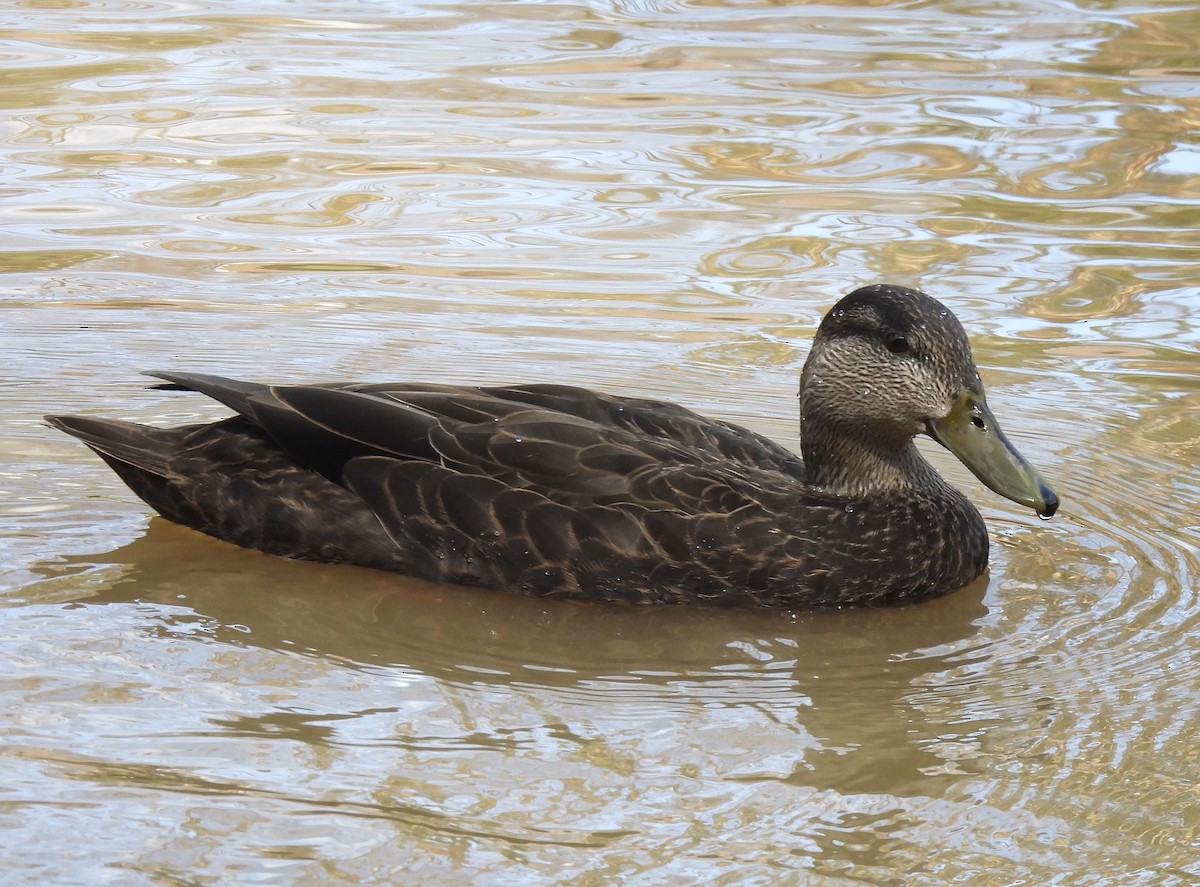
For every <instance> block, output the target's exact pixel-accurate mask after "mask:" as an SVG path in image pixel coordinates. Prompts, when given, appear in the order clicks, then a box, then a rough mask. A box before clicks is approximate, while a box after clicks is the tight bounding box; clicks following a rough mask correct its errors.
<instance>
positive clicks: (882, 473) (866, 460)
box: [800, 422, 947, 497]
mask: <svg viewBox="0 0 1200 887" xmlns="http://www.w3.org/2000/svg"><path fill="white" fill-rule="evenodd" d="M800 450H801V454H802V455H803V457H804V465H805V468H806V470H807V472H808V480H809V483H811V484H812V485H813V486H816V487H820V488H822V489H824V490H828V491H829V492H831V493H836V494H838V495H842V496H855V497H858V496H867V495H871V494H876V493H880V492H886V491H910V492H911V491H912V490H921V491H923V492H927V493H937V492H940V491H941V490H942V489H944V488H945V487H946V486H947V485H946V482H945V481H944V480H942V477H941V475H939V474H938V473H937V472H936V471H935V470H934V468H933V466H932V465H930V464H929V463H928V462H927V461H925V457H924V456H922V455H921V453H920V451H919V450H918V449H917V445H916V443H915V442H914V441H913V440H912V439H911V438H908V439H906V440H902V441H889V440H879V439H870V438H865V437H863V436H861V435H856V434H839V433H837V431H835V430H833V429H830V428H829V427H828V426H825V425H823V424H822V423H820V422H812V423H809V424H808V425H807V426H804V425H802V427H801V430H800Z"/></svg>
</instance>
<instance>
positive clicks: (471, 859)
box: [0, 0, 1200, 885]
mask: <svg viewBox="0 0 1200 887" xmlns="http://www.w3.org/2000/svg"><path fill="white" fill-rule="evenodd" d="M239 6H240V4H226V5H224V6H221V7H220V8H217V7H211V8H210V7H204V6H203V5H201V6H200V7H196V8H190V7H189V8H184V7H178V6H172V5H169V4H160V3H149V4H144V3H124V2H120V0H97V2H91V3H84V2H80V3H70V2H61V3H46V2H38V0H29V2H25V3H19V4H14V5H13V9H12V10H11V15H10V18H9V21H8V22H7V23H6V24H5V25H4V26H3V27H4V30H2V31H0V46H2V47H3V49H4V51H5V61H6V64H7V66H8V67H7V68H6V70H5V71H3V72H2V73H0V77H3V80H0V85H2V86H3V87H4V88H3V89H0V106H2V107H3V108H4V109H5V116H4V117H3V119H0V152H2V156H3V159H4V163H5V169H6V176H5V181H4V182H3V183H0V194H2V196H3V200H0V221H2V222H3V224H4V226H5V230H6V234H7V238H6V241H5V244H4V245H3V247H2V248H0V285H3V287H4V290H3V292H4V302H3V307H4V310H5V313H6V317H5V321H6V322H5V325H4V326H3V333H2V335H3V341H4V345H5V355H6V357H7V360H8V363H7V367H8V372H7V373H6V374H5V375H4V378H3V379H0V409H2V410H3V415H4V420H5V421H4V423H3V424H2V425H0V435H2V442H3V444H4V450H5V452H6V454H7V457H8V458H7V460H6V461H5V463H4V464H3V465H0V493H3V495H2V496H0V513H3V514H4V516H5V518H6V522H5V526H6V529H7V532H6V533H4V534H3V535H0V553H2V555H3V557H2V558H0V577H2V582H3V588H4V591H5V597H4V603H5V608H4V609H2V610H0V613H3V614H5V618H4V619H3V621H2V623H0V631H2V632H3V637H4V643H3V645H0V647H2V648H3V649H4V651H5V653H4V659H5V661H4V668H3V669H0V672H2V673H3V675H4V678H3V680H0V692H2V693H3V694H4V696H3V701H4V706H3V709H4V711H5V712H6V714H5V715H4V719H3V728H2V729H3V733H4V735H5V744H4V746H3V750H4V752H5V754H4V756H3V760H4V762H5V767H6V779H5V785H6V786H7V787H8V790H7V802H6V803H7V806H6V807H5V808H4V809H5V810H7V811H8V812H9V814H10V818H9V819H7V820H6V821H5V828H6V829H7V830H8V831H9V833H10V834H9V838H10V840H9V841H7V842H6V845H7V846H9V847H10V848H12V852H10V853H9V854H8V859H7V860H6V861H5V862H4V863H3V864H2V866H3V873H4V879H5V881H6V883H9V882H11V883H51V882H53V883H88V884H91V883H96V882H98V881H102V880H104V879H106V878H111V877H118V878H119V879H120V878H123V879H126V880H130V881H133V880H138V879H144V880H147V881H164V880H170V881H178V880H186V881H188V882H190V883H228V882H229V881H230V880H231V879H232V880H239V881H240V880H247V879H259V880H262V879H267V880H270V879H271V878H277V879H279V880H280V881H281V882H286V883H297V884H299V883H341V882H362V883H395V882H396V881H397V879H398V878H399V877H400V876H399V875H398V874H397V873H400V872H403V873H405V874H404V876H405V877H409V876H411V877H413V878H417V879H419V880H420V882H421V883H424V884H460V883H466V882H480V883H482V882H488V881H496V882H499V881H512V882H516V881H524V882H528V883H571V884H584V885H586V884H608V883H614V882H622V883H635V884H641V883H645V884H649V883H656V884H657V883H663V884H666V883H680V884H684V883H687V884H690V883H699V882H711V883H714V884H743V883H753V882H762V883H773V884H776V883H777V884H810V883H811V884H830V885H832V884H841V883H848V882H850V881H854V882H856V883H879V884H901V883H903V884H944V883H949V882H962V883H969V884H998V885H1000V884H1003V885H1009V884H1013V883H1019V882H1026V883H1061V884H1073V883H1079V884H1082V883H1090V882H1091V881H1095V882H1096V883H1119V884H1147V885H1148V884H1155V885H1157V884H1169V885H1173V884H1179V885H1183V884H1190V883H1194V882H1195V881H1197V880H1200V868H1198V867H1197V863H1196V860H1197V858H1200V837H1198V836H1200V819H1198V816H1197V813H1196V810H1197V809H1200V807H1198V806H1197V805H1196V803H1195V801H1196V785H1197V782H1198V780H1200V758H1198V756H1197V753H1196V751H1195V743H1194V737H1193V736H1192V733H1193V732H1194V731H1193V728H1194V724H1195V717H1196V712H1197V706H1196V702H1195V700H1194V698H1193V697H1194V695H1195V694H1194V692H1193V688H1194V687H1195V686H1196V682H1197V679H1198V678H1200V661H1198V660H1197V657H1196V655H1195V654H1194V652H1193V649H1194V647H1195V641H1194V639H1195V636H1196V631H1197V626H1198V620H1197V615H1196V614H1197V610H1198V603H1197V595H1196V577H1197V575H1198V574H1200V555H1198V554H1197V551H1198V550H1200V526H1198V525H1197V522H1196V517H1195V513H1196V503H1197V502H1198V501H1200V482H1198V481H1197V475H1196V472H1195V466H1196V464H1197V461H1198V459H1200V451H1198V447H1200V419H1198V418H1197V417H1198V416H1200V378H1198V376H1200V372H1198V369H1200V362H1198V361H1197V359H1196V353H1197V347H1198V346H1200V341H1198V336H1197V327H1196V324H1195V322H1194V316H1195V308H1196V298H1195V294H1194V288H1195V271H1194V269H1195V267H1196V259H1197V241H1196V236H1195V224H1194V216H1195V200H1196V198H1197V197H1198V196H1200V155H1198V154H1197V152H1196V150H1195V145H1194V138H1193V135H1194V132H1195V129H1196V123H1197V120H1198V119H1200V92H1198V91H1197V80H1196V77H1197V68H1196V59H1197V58H1198V57H1200V28H1197V27H1195V24H1196V23H1197V13H1196V10H1195V8H1194V4H1192V3H1190V2H1163V3H1158V4H1155V5H1154V6H1153V7H1150V6H1147V5H1141V6H1136V5H1132V4H1123V3H1118V4H1116V5H1115V6H1109V7H1105V8H1103V9H1098V8H1095V7H1094V6H1089V5H1085V4H1076V5H1071V4H1068V5H1066V6H1063V5H1061V4H1060V5H1054V4H1049V3H1041V2H1038V0H1030V2H1028V3H1024V4H1019V5H1018V6H1004V7H994V8H992V7H989V8H984V7H981V6H979V5H978V4H966V3H960V2H954V0H946V2H929V3H917V4H913V3H890V2H881V3H871V4H863V3H851V2H845V3H834V4H826V5H825V6H824V7H816V6H811V5H788V4H773V3H751V4H737V5H728V4H725V3H722V2H694V0H693V2H681V3H673V2H671V3H655V4H606V3H591V4H587V5H570V4H565V5H564V4H557V5H555V4H549V5H547V4H488V3H478V4H467V3H456V2H450V3H443V4H441V5H438V6H427V5H426V6H419V5H418V6H412V5H410V6H403V5H402V6H396V5H395V4H388V3H382V2H379V3H376V2H365V3H362V4H359V5H356V6H354V7H353V8H347V7H344V6H342V7H337V8H334V7H330V6H327V5H324V4H321V3H318V2H309V0H302V2H298V3H283V2H268V3H266V4H265V5H261V4H260V5H259V6H257V7H255V9H254V10H253V11H248V10H243V9H240V8H239ZM876 279H889V280H894V281H896V282H900V283H907V284H912V285H916V286H920V287H922V288H925V289H927V290H929V291H930V292H932V293H933V294H934V295H937V296H939V297H941V298H943V299H945V300H946V301H947V302H948V303H949V304H950V305H951V306H952V307H953V308H954V310H955V311H956V313H958V314H959V316H960V317H961V318H962V319H963V321H964V323H965V324H966V326H967V327H968V329H969V330H970V331H971V333H972V336H973V340H974V343H975V347H976V353H977V356H978V358H979V362H980V364H981V367H982V370H983V374H984V377H985V380H986V381H987V383H988V384H989V389H990V392H991V398H990V399H991V400H992V402H993V405H994V407H995V408H996V410H997V412H998V414H999V415H1001V416H1002V417H1003V421H1004V422H1005V427H1006V429H1007V431H1008V432H1009V434H1010V435H1011V436H1012V437H1013V439H1014V440H1015V441H1016V442H1017V443H1018V445H1019V446H1020V447H1021V449H1022V450H1023V451H1025V452H1026V453H1027V454H1028V455H1029V456H1030V458H1031V459H1032V460H1033V461H1034V462H1035V463H1037V464H1038V465H1039V467H1040V468H1042V469H1043V471H1044V472H1045V474H1046V475H1047V476H1048V477H1049V478H1050V479H1051V480H1052V482H1053V483H1054V484H1055V486H1056V487H1057V488H1058V489H1059V491H1060V492H1061V493H1062V495H1063V498H1064V502H1065V504H1064V507H1063V510H1062V513H1061V514H1060V515H1059V516H1058V517H1056V518H1055V520H1054V521H1052V522H1050V523H1046V524H1043V523H1041V522H1038V521H1036V520H1033V519H1031V518H1029V517H1027V516H1025V515H1023V514H1021V513H1020V512H1019V510H1017V509H1016V508H1015V507H1012V508H1010V507H1009V503H1007V502H1002V501H999V500H997V499H996V498H995V497H993V496H991V494H989V493H988V492H987V491H985V490H982V489H981V488H979V487H978V485H977V484H975V482H974V481H973V480H972V479H971V478H970V476H969V475H968V474H967V473H966V471H965V470H964V469H962V467H961V466H958V465H957V464H956V463H953V462H952V461H951V460H950V459H949V458H948V457H946V456H945V455H944V454H942V453H940V452H931V454H930V455H931V458H933V459H934V460H935V461H936V463H937V465H938V466H939V468H940V469H941V470H943V471H944V472H945V473H946V474H947V475H948V476H950V477H951V478H952V479H953V480H954V481H955V482H956V483H958V484H961V485H962V486H964V488H966V489H968V490H970V491H971V494H972V496H973V497H974V498H975V499H976V501H978V502H979V504H980V507H981V509H982V510H983V512H984V514H985V517H986V518H987V520H988V523H989V526H990V527H991V530H992V535H993V541H994V545H993V558H992V568H991V571H990V575H989V576H987V577H986V578H985V580H984V581H981V582H979V583H976V584H975V585H974V586H973V587H971V588H968V589H964V590H963V591H962V592H960V593H958V594H955V595H952V596H950V597H947V598H945V599H943V600H940V601H932V602H929V603H928V604H924V605H921V606H919V607H910V608H906V609H897V610H880V611H865V612H849V613H820V614H789V613H716V614H714V613H707V612H706V613H697V612H692V611H680V610H670V611H662V610H654V611H644V610H631V609H621V608H607V607H589V606H581V605H569V604H561V603H546V602H542V601H531V600H524V599H521V598H517V597H514V596H507V595H499V594H489V593H482V592H477V591H470V590H464V589H452V588H441V587H436V586H430V585H427V584H423V583H418V582H412V581H408V580H405V579H403V578H402V577H394V576H387V575H383V574H377V573H373V572H370V571H364V570H354V569H339V568H331V567H325V566H320V565H313V564H297V563H290V562H283V561H278V560H275V559H271V558H267V557H265V556H262V555H258V554H255V553H252V552H243V551H240V550H236V549H230V548H229V547H227V546H223V545H220V544H218V543H215V542H212V541H211V540H207V539H204V538H201V537H198V536H196V535H195V534H192V533H190V532H188V531H184V530H181V529H179V528H176V527H173V526H171V525H169V524H166V523H164V522H163V521H161V520H151V521H150V522H149V526H148V527H147V525H146V514H145V509H144V508H143V507H142V506H141V504H140V503H138V502H136V501H135V500H133V499H132V497H131V496H130V495H129V494H128V493H127V491H125V489H124V488H123V487H122V486H121V484H120V483H119V481H117V480H116V479H115V478H114V477H112V476H111V475H110V474H109V473H107V471H106V469H104V468H103V466H102V465H100V464H99V463H98V462H97V461H96V460H95V459H94V458H92V457H91V456H90V455H89V454H87V453H86V452H81V451H80V448H78V447H77V446H75V445H74V444H73V443H72V442H70V441H67V440H65V439H61V440H60V439H58V438H57V437H55V436H52V435H51V434H49V433H48V432H47V431H46V430H45V429H43V428H42V427H41V426H40V425H39V419H38V417H39V416H40V414H41V413H42V412H45V411H48V410H55V411H61V412H71V411H90V412H96V413H104V414H113V415H118V416H124V417H127V418H132V419H137V420H142V421H149V422H154V423H161V424H179V423H183V422H189V421H199V420H203V419H211V418H215V417H217V416H219V415H221V412H220V410H219V408H217V407H214V406H212V405H209V404H204V403H202V402H201V401H200V399H198V398H192V397H187V396H182V395H174V394H170V393H166V392H145V391H142V390H140V387H139V382H138V380H137V377H136V375H135V373H136V371H137V370H140V369H143V368H155V367H168V368H169V367H180V366H182V367H186V368H189V369H196V370H202V371H203V370H208V371H213V372H223V373H228V374H230V375H240V376H246V377H251V378H257V377H261V378H264V379H268V380H275V379H278V380H288V379H332V378H365V377H377V378H378V377H403V376H409V377H420V378H446V379H453V380H456V381H488V382H506V381H513V380H521V379H532V378H548V379H555V380H559V381H564V382H577V383H583V384H589V385H593V386H596V387H601V388H607V389H610V390H614V391H620V392H628V393H640V394H647V395H651V396H661V397H669V398H671V399H674V400H679V401H681V402H684V403H685V404H687V405H688V406H692V407H694V408H697V409H700V410H703V411H705V412H709V413H714V414H717V415H720V416H722V417H725V418H729V419H733V420H735V421H742V422H746V423H749V424H751V425H753V426H754V427H755V428H758V429H760V430H763V431H765V432H767V433H769V434H771V435H773V436H775V437H777V438H778V439H780V440H783V441H791V440H793V438H794V433H795V425H796V418H795V399H794V393H795V387H796V373H797V370H798V367H799V365H800V362H801V361H802V359H803V354H804V350H805V342H806V341H807V339H808V338H809V337H810V336H811V334H812V331H813V329H814V327H815V325H816V323H817V321H818V320H819V318H820V316H821V313H822V311H823V310H824V309H825V308H826V307H828V306H829V305H830V304H831V303H832V302H833V301H834V299H835V298H836V297H837V296H838V295H839V294H840V293H842V292H844V291H845V290H848V289H849V288H851V287H852V286H855V285H858V284H861V283H866V282H869V281H873V280H876ZM1089 879H1091V880H1089Z"/></svg>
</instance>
